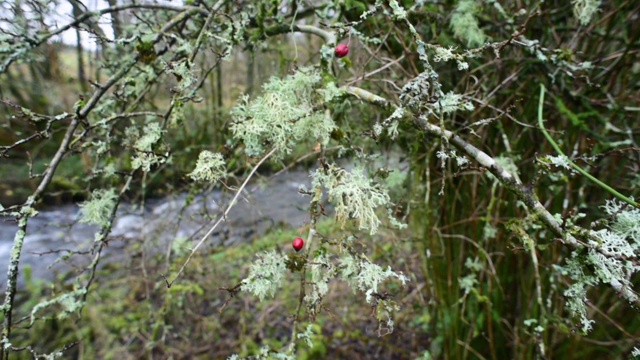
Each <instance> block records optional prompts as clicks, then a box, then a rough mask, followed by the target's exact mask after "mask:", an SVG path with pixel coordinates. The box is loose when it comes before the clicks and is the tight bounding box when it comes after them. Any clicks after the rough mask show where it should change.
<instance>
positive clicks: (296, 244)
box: [293, 238, 304, 251]
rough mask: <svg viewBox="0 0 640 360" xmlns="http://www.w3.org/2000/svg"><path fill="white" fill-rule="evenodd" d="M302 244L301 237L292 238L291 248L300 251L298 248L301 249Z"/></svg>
mask: <svg viewBox="0 0 640 360" xmlns="http://www.w3.org/2000/svg"><path fill="white" fill-rule="evenodd" d="M303 246H304V240H302V238H295V239H293V249H294V250H295V251H300V249H302V247H303Z"/></svg>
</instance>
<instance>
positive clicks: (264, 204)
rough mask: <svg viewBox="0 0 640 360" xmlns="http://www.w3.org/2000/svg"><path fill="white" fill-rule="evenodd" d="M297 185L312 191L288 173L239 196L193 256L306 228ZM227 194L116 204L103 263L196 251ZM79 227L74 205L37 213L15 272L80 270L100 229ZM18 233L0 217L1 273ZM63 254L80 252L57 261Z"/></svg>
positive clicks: (45, 274)
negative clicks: (174, 249) (137, 253)
mask: <svg viewBox="0 0 640 360" xmlns="http://www.w3.org/2000/svg"><path fill="white" fill-rule="evenodd" d="M301 185H304V186H306V187H307V188H309V187H310V178H309V175H308V173H306V172H305V171H303V170H298V171H289V172H286V173H284V174H282V175H278V176H276V177H274V178H272V179H270V180H268V181H261V180H258V181H255V182H254V183H253V184H252V185H249V186H248V187H247V189H246V190H245V191H244V192H243V196H242V197H241V198H240V200H239V201H238V203H237V204H236V205H235V206H234V207H233V208H232V210H231V211H230V213H229V216H228V217H227V221H226V222H223V223H221V224H220V225H219V227H218V228H217V229H216V230H215V232H214V233H213V234H212V235H211V236H210V238H209V239H207V240H206V241H205V244H204V246H202V247H201V248H200V250H199V251H206V249H207V248H211V247H216V246H220V245H230V244H234V243H238V242H243V241H248V240H251V239H252V238H254V237H256V236H258V235H261V234H263V233H264V232H265V231H266V230H268V229H269V228H271V227H282V226H291V227H300V226H302V225H304V224H305V221H308V217H307V209H308V204H309V200H310V198H309V197H308V196H302V195H300V194H299V193H298V189H299V188H300V186H301ZM233 195H234V194H233V193H231V192H229V191H227V192H224V193H223V192H221V191H216V190H214V191H212V192H209V193H207V194H206V195H197V196H196V197H195V198H194V199H193V200H192V201H191V202H190V204H189V205H187V204H186V199H187V193H180V194H176V195H173V196H170V197H166V198H161V199H149V200H147V201H146V202H145V204H144V206H140V205H139V204H127V203H123V204H121V205H120V207H119V209H118V213H117V216H116V219H115V221H114V224H113V227H112V230H111V233H110V234H109V237H108V239H109V241H108V246H106V247H105V248H104V250H103V253H102V260H101V263H102V264H105V263H115V262H119V261H126V259H127V258H129V257H131V256H132V255H133V254H131V253H129V252H130V251H131V250H130V249H132V247H131V246H130V245H140V246H138V247H136V246H134V247H133V248H138V249H144V250H145V252H146V253H148V252H155V253H166V252H167V251H168V248H169V247H171V246H172V245H174V246H176V245H177V244H176V239H179V240H178V241H183V242H181V243H180V244H181V245H180V246H182V248H190V247H191V246H195V244H196V243H197V242H198V241H199V240H200V239H201V238H202V236H203V235H204V234H205V233H206V232H207V231H208V230H209V228H210V227H211V226H212V225H213V224H214V223H215V222H216V221H217V219H218V217H219V216H220V215H221V214H222V211H223V210H224V209H225V208H226V206H227V204H228V203H229V201H230V199H231V197H232V196H233ZM78 220H79V207H78V206H77V205H75V204H69V205H62V206H55V207H49V208H46V209H44V210H40V213H39V214H38V216H37V217H35V218H32V219H30V220H29V223H28V228H27V236H26V238H25V242H24V248H23V252H22V257H21V259H20V268H21V269H23V268H24V267H25V265H29V266H30V267H31V269H32V278H34V279H44V280H53V279H55V278H56V277H57V276H59V275H63V274H69V272H71V273H73V272H76V273H80V272H82V271H86V267H87V265H89V264H90V263H91V259H92V258H93V255H92V254H91V249H92V247H93V246H94V237H95V234H96V232H97V231H98V227H97V226H92V225H87V224H84V223H80V222H79V221H78ZM16 229H17V224H16V223H15V221H12V220H11V219H7V218H4V219H3V218H0V269H7V268H8V265H9V254H10V251H11V245H12V243H13V238H14V236H15V233H16ZM136 242H138V244H136ZM125 249H128V250H125ZM68 250H71V251H84V252H85V253H84V254H78V255H74V256H72V257H70V258H68V259H64V260H61V258H62V257H63V256H65V255H67V254H68V253H69V252H68ZM5 274H6V273H5ZM23 276H24V273H23V271H21V276H20V279H19V287H22V286H24V277H23ZM0 286H1V289H3V290H4V289H5V288H6V275H5V276H4V281H2V284H0Z"/></svg>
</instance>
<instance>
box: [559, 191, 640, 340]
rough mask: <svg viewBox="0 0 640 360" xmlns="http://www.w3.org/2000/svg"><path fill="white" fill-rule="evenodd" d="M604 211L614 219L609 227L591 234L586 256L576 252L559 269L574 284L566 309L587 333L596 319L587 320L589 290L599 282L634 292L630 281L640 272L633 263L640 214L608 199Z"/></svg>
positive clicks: (638, 246) (569, 289)
mask: <svg viewBox="0 0 640 360" xmlns="http://www.w3.org/2000/svg"><path fill="white" fill-rule="evenodd" d="M603 209H604V210H605V212H606V213H607V215H608V216H609V217H613V220H612V221H611V222H610V223H609V224H608V226H607V228H605V229H600V230H597V231H594V232H592V234H591V235H592V237H593V238H594V240H590V241H589V244H588V245H589V246H590V247H589V249H588V250H587V252H586V254H578V253H577V252H574V253H573V254H572V255H571V257H570V258H569V259H567V261H566V264H565V265H564V266H556V267H555V268H556V270H557V271H559V272H560V274H562V275H563V276H569V277H570V278H571V279H572V280H573V283H572V284H571V285H570V286H569V288H568V289H567V290H566V291H565V292H564V295H565V297H566V298H567V309H568V310H569V311H570V313H571V314H572V315H573V316H577V317H578V318H579V319H580V324H581V329H582V331H584V332H588V331H590V330H591V328H592V325H591V324H592V323H593V320H590V319H588V317H587V303H588V298H587V288H588V287H590V286H595V285H598V284H600V283H605V284H617V285H619V288H625V289H632V285H633V284H632V283H631V281H630V280H629V279H631V278H632V276H633V275H634V274H635V273H637V272H638V271H639V270H640V266H638V265H636V264H635V263H634V262H633V261H631V260H626V259H633V258H635V256H636V252H637V251H638V250H639V249H640V245H639V242H638V234H640V211H638V210H637V209H635V208H629V207H628V206H624V205H622V203H621V202H619V201H618V200H609V201H607V202H606V204H605V205H604V206H603Z"/></svg>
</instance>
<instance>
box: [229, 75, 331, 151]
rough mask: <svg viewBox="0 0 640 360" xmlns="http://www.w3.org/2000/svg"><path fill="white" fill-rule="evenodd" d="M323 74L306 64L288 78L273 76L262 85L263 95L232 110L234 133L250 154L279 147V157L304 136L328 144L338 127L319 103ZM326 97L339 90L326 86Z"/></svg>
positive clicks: (243, 102)
mask: <svg viewBox="0 0 640 360" xmlns="http://www.w3.org/2000/svg"><path fill="white" fill-rule="evenodd" d="M320 80H321V78H320V74H319V73H318V72H317V71H316V70H314V69H312V68H304V69H300V70H299V71H297V72H296V73H295V74H294V75H290V76H287V77H285V78H276V77H273V78H271V80H270V81H269V82H268V83H267V84H265V85H264V86H263V95H262V96H260V97H258V98H256V99H254V100H252V101H249V98H248V97H247V96H245V97H243V98H242V99H241V100H240V104H238V105H236V107H234V108H233V110H232V111H231V115H232V117H233V124H232V125H231V130H232V131H233V133H234V136H235V137H236V138H237V139H239V140H241V141H242V142H243V143H244V145H245V152H246V153H247V155H249V156H259V155H261V154H263V153H264V152H265V150H266V149H270V148H276V149H277V151H276V153H275V157H276V158H281V157H282V156H284V155H285V154H288V153H290V152H291V150H292V148H293V146H294V144H295V143H297V142H299V141H301V140H308V141H315V142H320V143H321V144H326V143H327V142H328V141H329V139H330V135H331V131H332V130H333V129H334V128H335V124H334V122H333V120H332V119H331V117H330V116H329V115H328V114H327V113H326V112H324V111H319V109H318V108H317V107H316V103H317V102H318V101H317V100H318V99H317V98H319V96H318V95H317V92H316V88H317V87H318V86H319V84H320ZM324 95H325V97H329V98H333V97H334V96H336V91H335V90H332V89H331V88H328V89H325V93H324Z"/></svg>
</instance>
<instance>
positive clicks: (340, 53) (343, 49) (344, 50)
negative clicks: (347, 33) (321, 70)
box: [336, 44, 349, 58]
mask: <svg viewBox="0 0 640 360" xmlns="http://www.w3.org/2000/svg"><path fill="white" fill-rule="evenodd" d="M348 53H349V47H348V46H347V44H338V46H336V56H337V57H339V58H343V57H345V56H347V54H348Z"/></svg>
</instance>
